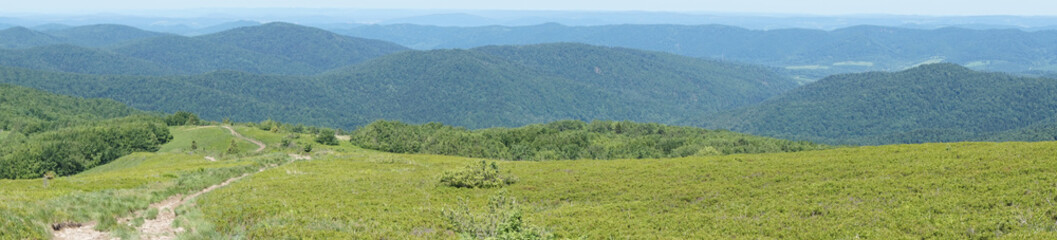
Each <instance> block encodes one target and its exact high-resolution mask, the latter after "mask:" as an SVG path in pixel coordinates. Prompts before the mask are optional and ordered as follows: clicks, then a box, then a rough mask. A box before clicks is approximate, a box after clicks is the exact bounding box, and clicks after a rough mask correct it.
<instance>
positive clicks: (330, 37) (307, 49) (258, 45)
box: [196, 23, 408, 70]
mask: <svg viewBox="0 0 1057 240" xmlns="http://www.w3.org/2000/svg"><path fill="white" fill-rule="evenodd" d="M196 38H197V39H200V40H203V41H209V42H213V43H216V44H228V45H232V46H238V47H241V48H244V49H247V50H251V51H255V52H259V53H264V54H268V55H272V56H281V57H285V58H286V59H290V60H293V61H296V62H300V63H305V64H308V65H309V66H312V67H315V68H316V69H318V70H328V69H332V68H336V67H342V66H347V65H350V64H354V63H358V62H361V61H363V60H367V59H371V58H375V57H379V56H382V55H386V54H390V53H394V52H399V51H405V50H408V49H407V48H405V47H403V46H400V45H397V44H394V43H389V42H383V41H378V40H370V39H363V38H354V37H347V36H342V35H338V34H335V33H332V32H328V31H326V30H322V29H318V28H312V27H305V26H300V25H294V24H289V23H269V24H264V25H260V26H253V27H241V28H236V29H232V30H228V31H224V32H219V33H215V34H210V35H204V36H200V37H196Z"/></svg>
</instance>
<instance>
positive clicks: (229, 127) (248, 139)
mask: <svg viewBox="0 0 1057 240" xmlns="http://www.w3.org/2000/svg"><path fill="white" fill-rule="evenodd" d="M224 128H227V129H228V131H231V135H234V136H235V137H237V138H241V139H242V140H246V141H249V142H251V143H253V144H257V150H255V151H253V152H261V151H264V143H263V142H261V141H257V139H252V138H248V137H243V136H242V134H239V132H236V131H235V129H234V128H231V126H224Z"/></svg>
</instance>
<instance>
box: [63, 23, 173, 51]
mask: <svg viewBox="0 0 1057 240" xmlns="http://www.w3.org/2000/svg"><path fill="white" fill-rule="evenodd" d="M45 33H47V34H50V35H52V36H55V37H59V38H62V39H64V42H65V43H67V44H73V45H77V46H87V47H102V46H109V45H114V44H119V43H123V42H128V41H134V40H141V39H147V38H153V37H159V36H164V35H166V34H164V33H157V32H150V31H144V30H140V29H138V28H134V27H129V26H125V25H115V24H97V25H86V26H78V27H69V28H62V29H55V30H47V31H45Z"/></svg>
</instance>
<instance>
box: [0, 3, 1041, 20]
mask: <svg viewBox="0 0 1057 240" xmlns="http://www.w3.org/2000/svg"><path fill="white" fill-rule="evenodd" d="M0 6H3V7H2V10H0V12H6V13H62V14H70V13H74V14H93V13H120V12H129V11H133V12H134V10H181V9H202V8H328V9H334V8H342V9H450V10H577V11H579V10H589V11H657V12H704V13H764V14H775V13H781V14H807V15H851V14H894V15H929V16H969V15H1027V16H1037V15H1045V16H1054V15H1057V1H1052V0H1003V1H994V0H703V1H691V0H647V1H642V0H601V1H597V0H595V1H577V0H533V1H499V0H354V1H348V0H313V1H309V0H88V1H86V0H0Z"/></svg>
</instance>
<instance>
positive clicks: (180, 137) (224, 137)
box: [158, 126, 257, 156]
mask: <svg viewBox="0 0 1057 240" xmlns="http://www.w3.org/2000/svg"><path fill="white" fill-rule="evenodd" d="M236 130H238V129H236ZM170 132H172V135H173V140H172V141H170V142H169V143H166V144H165V145H162V146H161V150H158V151H159V152H191V141H194V142H195V143H196V144H197V145H198V150H196V151H194V152H195V153H198V154H203V155H212V156H217V155H222V154H223V153H224V152H226V151H227V149H228V147H229V146H230V145H231V140H232V139H235V140H236V141H235V144H237V145H238V147H239V151H240V152H251V151H253V150H255V149H257V145H254V144H253V143H250V142H247V141H244V140H241V139H236V138H235V137H234V136H232V135H231V132H230V131H228V130H227V129H224V128H221V127H217V126H208V127H173V128H170ZM239 132H242V131H241V130H239Z"/></svg>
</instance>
